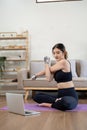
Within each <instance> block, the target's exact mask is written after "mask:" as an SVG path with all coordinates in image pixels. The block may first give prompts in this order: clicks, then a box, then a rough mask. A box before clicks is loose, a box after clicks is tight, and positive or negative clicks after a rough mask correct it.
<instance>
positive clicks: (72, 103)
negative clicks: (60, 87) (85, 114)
mask: <svg viewBox="0 0 87 130" xmlns="http://www.w3.org/2000/svg"><path fill="white" fill-rule="evenodd" d="M77 104H78V101H77V100H76V99H75V98H74V97H72V96H64V97H61V98H60V100H57V101H55V102H54V103H53V104H52V107H53V108H56V109H59V110H62V111H65V110H72V109H74V108H75V107H76V106H77Z"/></svg>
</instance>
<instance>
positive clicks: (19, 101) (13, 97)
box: [6, 93, 40, 116]
mask: <svg viewBox="0 0 87 130" xmlns="http://www.w3.org/2000/svg"><path fill="white" fill-rule="evenodd" d="M6 102H7V107H8V111H9V112H12V113H15V114H20V115H24V116H29V115H35V114H40V112H37V111H33V110H26V109H24V100H23V94H15V93H6Z"/></svg>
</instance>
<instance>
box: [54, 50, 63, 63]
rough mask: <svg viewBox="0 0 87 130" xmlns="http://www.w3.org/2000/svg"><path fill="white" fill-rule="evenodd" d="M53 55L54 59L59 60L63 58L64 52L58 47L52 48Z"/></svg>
mask: <svg viewBox="0 0 87 130" xmlns="http://www.w3.org/2000/svg"><path fill="white" fill-rule="evenodd" d="M53 56H54V58H55V59H56V61H59V60H61V59H64V52H62V51H61V50H60V49H58V48H54V50H53Z"/></svg>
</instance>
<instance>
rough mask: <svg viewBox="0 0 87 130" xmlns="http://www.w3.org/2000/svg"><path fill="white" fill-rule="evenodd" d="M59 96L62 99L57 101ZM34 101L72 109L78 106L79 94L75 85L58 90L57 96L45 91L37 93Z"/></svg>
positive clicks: (58, 107) (63, 108)
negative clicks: (44, 92)
mask: <svg viewBox="0 0 87 130" xmlns="http://www.w3.org/2000/svg"><path fill="white" fill-rule="evenodd" d="M57 98H60V100H58V101H56V99H57ZM34 101H36V102H37V103H51V104H52V106H51V107H53V108H56V109H59V110H62V111H65V110H72V109H74V108H75V107H76V106H77V104H78V96H77V93H76V91H75V90H74V87H72V88H66V89H60V90H58V95H57V96H56V97H55V96H51V95H47V94H43V93H39V94H36V95H35V97H34Z"/></svg>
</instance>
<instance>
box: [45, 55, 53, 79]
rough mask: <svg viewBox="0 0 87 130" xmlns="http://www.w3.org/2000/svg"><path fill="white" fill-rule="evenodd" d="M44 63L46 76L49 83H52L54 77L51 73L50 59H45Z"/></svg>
mask: <svg viewBox="0 0 87 130" xmlns="http://www.w3.org/2000/svg"><path fill="white" fill-rule="evenodd" d="M44 63H45V76H46V79H47V80H48V81H51V80H52V79H53V75H52V73H51V71H50V58H49V57H47V56H46V57H44Z"/></svg>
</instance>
